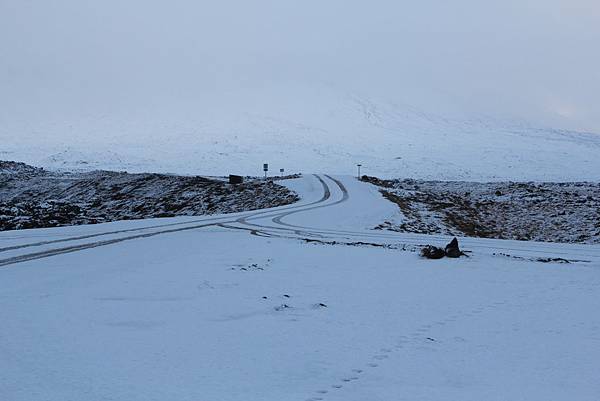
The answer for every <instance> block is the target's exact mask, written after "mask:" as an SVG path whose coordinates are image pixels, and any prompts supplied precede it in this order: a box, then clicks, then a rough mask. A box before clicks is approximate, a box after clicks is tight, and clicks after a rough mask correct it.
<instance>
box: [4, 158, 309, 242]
mask: <svg viewBox="0 0 600 401" xmlns="http://www.w3.org/2000/svg"><path fill="white" fill-rule="evenodd" d="M295 177H296V176H290V177H289V178H295ZM297 200H298V196H297V195H296V194H295V193H293V192H291V191H290V190H288V189H287V188H286V187H284V186H281V185H277V184H276V183H275V182H273V180H266V181H265V180H260V179H254V180H247V182H245V183H243V184H237V185H230V184H228V183H227V182H224V181H221V180H216V179H209V178H205V177H198V176H177V175H169V174H129V173H124V172H114V171H94V172H89V173H55V172H50V171H46V170H44V169H40V168H35V167H31V166H28V165H26V164H23V163H15V162H4V161H0V231H3V230H15V229H25V228H41V227H56V226H65V225H77V224H94V223H104V222H109V221H116V220H131V219H144V218H156V217H174V216H199V215H207V214H220V213H234V212H242V211H247V210H255V209H263V208H267V207H275V206H282V205H287V204H291V203H294V202H296V201H297Z"/></svg>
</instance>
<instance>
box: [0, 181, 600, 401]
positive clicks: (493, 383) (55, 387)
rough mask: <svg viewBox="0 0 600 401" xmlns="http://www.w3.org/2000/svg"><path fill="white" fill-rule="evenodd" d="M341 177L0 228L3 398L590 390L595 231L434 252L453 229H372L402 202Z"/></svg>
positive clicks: (423, 395)
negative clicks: (217, 212) (58, 223)
mask: <svg viewBox="0 0 600 401" xmlns="http://www.w3.org/2000/svg"><path fill="white" fill-rule="evenodd" d="M333 178H334V179H335V180H339V181H337V182H336V181H335V180H334V179H332V178H329V177H327V176H319V177H316V176H305V177H304V178H302V179H298V180H293V181H289V184H288V185H289V186H290V187H291V189H293V190H295V191H297V192H298V193H300V194H301V195H302V197H303V199H302V201H301V202H300V203H298V204H294V205H291V206H283V207H279V208H276V209H271V210H266V211H255V212H245V213H239V214H235V215H223V216H210V217H205V218H186V217H179V218H174V219H169V220H160V222H158V221H145V220H140V221H133V222H117V223H108V224H100V225H94V226H79V227H70V228H57V229H38V230H25V231H14V232H3V233H0V266H2V267H0V321H1V322H2V330H0V399H3V400H4V399H6V400H14V401H19V400H27V401H36V400H44V401H53V400H57V401H58V400H60V401H65V400H82V399H89V400H128V401H131V400H140V401H141V400H143V401H148V400H157V401H158V400H160V401H164V400H171V399H172V400H210V401H212V400H224V401H228V400H232V401H233V400H244V401H247V400H344V401H353V400H382V401H389V400H410V401H413V400H474V401H475V400H478V401H479V400H499V401H500V400H502V401H504V400H519V399H521V400H528V401H530V400H590V401H592V400H597V399H598V394H600V382H599V381H598V380H597V378H598V377H599V375H600V364H599V363H598V361H599V360H600V318H599V317H598V314H597V311H598V310H599V308H600V296H599V295H600V269H599V268H600V246H597V245H574V244H547V243H535V242H518V241H502V240H486V239H472V238H465V239H462V241H461V242H462V245H463V248H465V249H467V250H471V251H473V253H472V254H471V257H470V258H461V259H460V260H449V259H448V260H440V261H429V260H422V259H420V258H419V257H418V254H417V252H414V251H416V250H417V249H418V246H419V245H420V244H425V243H435V244H438V245H443V244H445V242H447V240H448V239H449V238H448V237H444V236H435V235H430V236H426V235H418V234H402V233H387V232H378V231H372V230H368V228H370V227H373V226H375V225H376V224H377V223H379V222H381V221H382V220H384V219H388V218H393V217H394V216H395V215H396V214H397V211H396V207H395V205H393V204H392V203H390V202H388V201H386V200H385V199H383V198H382V197H381V195H380V193H379V192H378V189H377V188H376V187H374V186H371V185H369V184H365V183H361V182H358V181H356V180H355V179H353V178H351V177H333ZM167 223H168V224H171V225H169V226H166V224H167ZM157 225H160V226H161V227H157ZM123 230H128V231H125V232H124V231H123ZM252 234H254V235H252ZM307 240H309V241H311V242H307ZM334 241H335V244H334V245H332V243H333V242H334ZM357 242H363V243H365V244H364V245H356V243H357ZM352 243H354V244H355V245H348V244H352ZM378 245H387V246H386V247H381V246H378ZM501 254H502V255H501ZM506 255H510V256H506ZM539 257H561V258H564V259H568V260H571V262H572V263H568V264H566V263H540V262H535V261H534V260H536V259H537V258H539Z"/></svg>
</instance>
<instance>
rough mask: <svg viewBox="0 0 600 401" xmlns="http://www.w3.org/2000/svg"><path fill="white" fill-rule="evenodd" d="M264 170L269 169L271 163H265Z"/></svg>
mask: <svg viewBox="0 0 600 401" xmlns="http://www.w3.org/2000/svg"><path fill="white" fill-rule="evenodd" d="M263 170H264V171H269V164H268V163H265V164H263Z"/></svg>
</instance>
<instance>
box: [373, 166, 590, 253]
mask: <svg viewBox="0 0 600 401" xmlns="http://www.w3.org/2000/svg"><path fill="white" fill-rule="evenodd" d="M363 180H365V181H369V182H372V183H373V184H376V185H378V186H380V187H381V192H382V194H383V196H384V197H386V198H387V199H389V200H390V201H392V202H394V203H396V204H397V205H398V206H399V208H400V211H401V212H402V218H401V219H398V221H386V222H384V223H382V224H381V225H380V226H378V227H377V228H378V229H385V230H393V231H401V232H414V233H427V234H434V233H435V234H449V235H464V236H470V237H484V238H504V239H516V240H534V241H547V242H569V243H600V184H599V183H591V182H563V183H550V182H544V183H535V182H494V183H477V182H459V181H421V180H410V179H407V180H379V179H377V178H375V177H363Z"/></svg>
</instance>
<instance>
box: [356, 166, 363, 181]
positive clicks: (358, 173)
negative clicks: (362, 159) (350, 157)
mask: <svg viewBox="0 0 600 401" xmlns="http://www.w3.org/2000/svg"><path fill="white" fill-rule="evenodd" d="M356 167H358V180H359V181H360V168H361V167H362V164H357V165H356Z"/></svg>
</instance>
